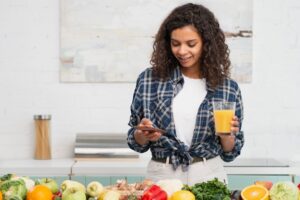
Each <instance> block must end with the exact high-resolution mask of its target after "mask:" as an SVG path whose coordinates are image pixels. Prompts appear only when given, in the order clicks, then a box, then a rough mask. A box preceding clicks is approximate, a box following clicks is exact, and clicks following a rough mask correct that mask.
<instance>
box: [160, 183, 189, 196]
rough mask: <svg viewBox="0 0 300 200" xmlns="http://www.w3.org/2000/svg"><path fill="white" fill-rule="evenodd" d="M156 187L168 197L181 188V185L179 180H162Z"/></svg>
mask: <svg viewBox="0 0 300 200" xmlns="http://www.w3.org/2000/svg"><path fill="white" fill-rule="evenodd" d="M156 185H158V186H159V187H160V188H161V189H163V190H164V191H165V192H167V194H168V197H170V196H172V194H173V193H174V192H177V191H179V190H181V189H182V188H183V183H182V182H181V181H180V180H179V179H163V180H160V181H158V182H157V183H156Z"/></svg>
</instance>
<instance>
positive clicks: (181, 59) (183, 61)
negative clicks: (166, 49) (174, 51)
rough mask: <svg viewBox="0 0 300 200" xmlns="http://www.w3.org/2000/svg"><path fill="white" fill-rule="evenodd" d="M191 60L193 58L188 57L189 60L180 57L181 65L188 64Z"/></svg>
mask: <svg viewBox="0 0 300 200" xmlns="http://www.w3.org/2000/svg"><path fill="white" fill-rule="evenodd" d="M191 58H192V57H187V58H181V57H179V58H178V60H179V62H180V63H183V64H185V63H188V62H189V61H190V60H191Z"/></svg>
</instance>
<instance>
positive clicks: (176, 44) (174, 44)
mask: <svg viewBox="0 0 300 200" xmlns="http://www.w3.org/2000/svg"><path fill="white" fill-rule="evenodd" d="M171 44H172V46H173V47H177V46H179V44H178V43H171Z"/></svg>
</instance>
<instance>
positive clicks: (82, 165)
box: [0, 158, 300, 176]
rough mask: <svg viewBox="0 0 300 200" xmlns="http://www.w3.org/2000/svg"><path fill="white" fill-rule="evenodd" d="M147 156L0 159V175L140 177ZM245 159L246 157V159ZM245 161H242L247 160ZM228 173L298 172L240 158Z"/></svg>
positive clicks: (299, 168)
mask: <svg viewBox="0 0 300 200" xmlns="http://www.w3.org/2000/svg"><path fill="white" fill-rule="evenodd" d="M148 160H149V158H137V159H123V160H120V159H115V160H107V159H106V160H105V159H103V160H95V161H87V160H78V161H76V160H74V159H71V158H70V159H52V160H4V161H3V160H2V161H0V175H3V174H7V173H15V174H17V175H20V176H106V175H107V176H108V175H116V176H117V175H125V176H144V175H145V174H146V168H147V163H148ZM247 162H249V160H247ZM247 162H246V163H247ZM225 170H226V172H227V173H228V174H230V175H290V176H295V175H300V166H299V165H296V166H287V165H278V166H272V165H269V166H262V165H255V164H252V165H251V166H250V165H247V164H246V165H245V164H243V159H239V160H238V161H235V162H232V163H226V164H225Z"/></svg>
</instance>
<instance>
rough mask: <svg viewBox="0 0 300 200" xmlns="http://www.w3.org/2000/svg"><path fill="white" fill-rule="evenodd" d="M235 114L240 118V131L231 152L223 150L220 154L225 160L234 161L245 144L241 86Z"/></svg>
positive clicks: (238, 90) (238, 91)
mask: <svg viewBox="0 0 300 200" xmlns="http://www.w3.org/2000/svg"><path fill="white" fill-rule="evenodd" d="M235 115H236V116H237V117H238V120H239V128H240V131H239V132H238V133H237V134H236V135H235V144H234V148H233V150H232V151H231V152H223V153H222V154H221V155H220V156H221V158H222V159H223V160H224V161H225V162H230V161H233V160H234V159H235V158H236V157H237V156H239V155H240V153H241V150H242V147H243V146H244V132H243V131H241V130H242V122H243V119H244V109H243V101H242V95H241V91H240V89H239V88H237V95H236V108H235Z"/></svg>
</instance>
